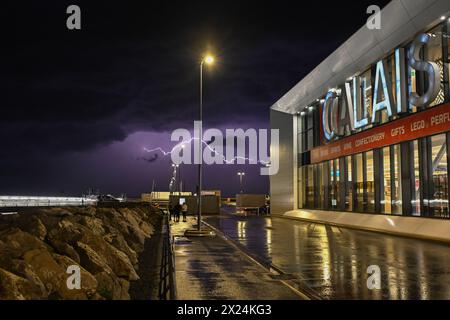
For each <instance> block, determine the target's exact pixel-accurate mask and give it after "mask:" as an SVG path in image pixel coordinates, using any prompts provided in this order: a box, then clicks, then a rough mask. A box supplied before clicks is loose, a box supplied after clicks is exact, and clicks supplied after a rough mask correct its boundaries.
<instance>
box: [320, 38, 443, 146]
mask: <svg viewBox="0 0 450 320" xmlns="http://www.w3.org/2000/svg"><path fill="white" fill-rule="evenodd" d="M429 40H430V35H429V34H425V33H424V34H420V35H418V36H417V37H416V39H415V40H414V42H413V43H412V44H411V46H410V48H409V50H408V52H407V59H405V49H404V48H398V49H396V50H395V86H394V85H393V83H392V80H391V77H390V76H389V73H388V66H387V60H386V59H383V60H380V61H378V62H377V64H376V68H375V80H374V83H368V82H369V81H370V82H371V81H372V79H367V78H366V77H361V76H356V77H354V78H353V79H352V80H351V81H349V82H346V83H345V84H344V86H343V88H342V89H332V90H330V91H329V92H328V93H327V95H326V98H325V101H324V103H323V115H322V121H323V130H324V136H325V138H326V139H327V140H328V141H331V140H334V139H336V138H340V137H343V136H347V135H350V134H352V133H353V132H354V131H355V130H357V129H361V128H364V127H366V126H368V125H370V124H377V123H379V122H380V121H381V113H382V112H385V113H386V114H387V116H388V117H389V118H391V117H393V116H396V115H398V114H402V113H407V112H409V111H410V108H409V107H408V99H407V94H406V92H407V87H408V81H407V77H406V70H407V69H406V62H407V63H408V66H409V67H411V68H412V69H415V70H416V71H421V72H424V73H425V74H426V75H427V77H426V78H427V79H428V84H427V86H426V88H427V90H426V92H425V93H424V94H423V95H419V94H418V93H417V92H411V93H410V94H409V103H410V105H413V106H417V107H426V106H428V105H430V104H431V103H432V102H433V101H434V100H435V99H436V98H437V96H438V94H439V90H440V70H439V66H438V65H437V64H436V63H434V62H430V61H425V60H422V58H421V57H420V51H421V49H422V48H423V47H424V46H426V45H427V44H428V42H429ZM406 60H407V61H406ZM370 85H372V87H373V98H372V101H371V102H372V114H371V116H370V115H369V110H368V109H369V108H368V105H367V97H366V92H367V88H369V86H370ZM394 90H395V100H394Z"/></svg>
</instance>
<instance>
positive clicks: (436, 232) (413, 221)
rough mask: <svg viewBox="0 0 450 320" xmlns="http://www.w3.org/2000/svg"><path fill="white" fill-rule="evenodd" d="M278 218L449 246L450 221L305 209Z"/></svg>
mask: <svg viewBox="0 0 450 320" xmlns="http://www.w3.org/2000/svg"><path fill="white" fill-rule="evenodd" d="M279 216H281V217H284V218H290V219H297V220H302V221H308V222H314V223H322V224H329V225H334V226H338V227H346V228H353V229H360V230H367V231H374V232H381V233H387V234H392V235H398V236H406V237H412V238H418V239H427V240H435V241H440V242H450V232H449V230H450V220H441V219H426V218H416V217H403V216H394V215H392V216H391V215H377V214H363V213H352V212H332V211H320V210H303V209H302V210H293V211H289V212H286V213H284V214H281V215H279Z"/></svg>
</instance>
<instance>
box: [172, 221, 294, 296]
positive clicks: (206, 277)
mask: <svg viewBox="0 0 450 320" xmlns="http://www.w3.org/2000/svg"><path fill="white" fill-rule="evenodd" d="M194 224H195V220H194V219H189V220H188V222H187V223H183V222H180V223H172V227H171V229H172V235H173V236H175V245H174V247H175V248H174V249H175V270H176V282H177V291H178V292H177V294H178V299H180V300H185V299H188V300H222V299H223V300H249V299H255V300H268V299H280V300H293V299H300V297H299V296H298V295H297V294H295V293H294V291H292V290H291V289H289V288H288V287H287V286H285V285H284V284H283V283H282V282H280V281H278V280H275V279H273V278H272V277H271V275H270V274H269V273H268V272H267V270H266V269H264V268H263V267H261V266H259V265H258V264H256V263H255V262H253V261H251V260H250V259H249V258H247V257H246V256H245V255H244V254H242V253H241V252H240V251H239V250H237V249H235V248H234V247H233V246H232V245H230V243H228V242H227V241H226V240H224V239H223V238H222V237H220V236H217V237H214V238H185V237H184V236H183V234H184V231H185V230H186V229H190V228H192V225H194Z"/></svg>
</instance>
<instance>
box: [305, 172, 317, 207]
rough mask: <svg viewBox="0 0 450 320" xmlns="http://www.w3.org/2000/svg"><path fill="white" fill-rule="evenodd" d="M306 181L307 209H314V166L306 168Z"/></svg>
mask: <svg viewBox="0 0 450 320" xmlns="http://www.w3.org/2000/svg"><path fill="white" fill-rule="evenodd" d="M305 172H306V180H307V187H306V205H307V207H308V208H311V209H312V208H314V194H315V190H314V166H307V167H306V170H305Z"/></svg>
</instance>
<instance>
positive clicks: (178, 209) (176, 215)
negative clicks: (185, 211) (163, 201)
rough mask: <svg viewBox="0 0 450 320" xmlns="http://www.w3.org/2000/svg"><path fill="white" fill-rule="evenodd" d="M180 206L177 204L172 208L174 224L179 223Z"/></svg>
mask: <svg viewBox="0 0 450 320" xmlns="http://www.w3.org/2000/svg"><path fill="white" fill-rule="evenodd" d="M180 213H181V205H180V204H179V203H178V204H177V205H176V206H175V208H174V215H175V218H174V219H175V222H180Z"/></svg>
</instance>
